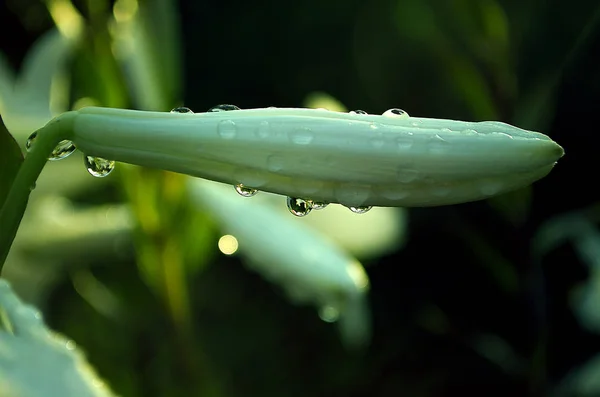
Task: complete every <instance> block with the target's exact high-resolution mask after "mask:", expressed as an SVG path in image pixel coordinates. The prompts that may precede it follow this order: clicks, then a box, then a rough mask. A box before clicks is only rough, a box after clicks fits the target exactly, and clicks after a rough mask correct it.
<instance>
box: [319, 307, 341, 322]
mask: <svg viewBox="0 0 600 397" xmlns="http://www.w3.org/2000/svg"><path fill="white" fill-rule="evenodd" d="M319 317H320V318H321V320H323V321H325V322H326V323H334V322H336V321H337V320H338V318H340V311H339V310H338V309H336V308H335V307H333V306H329V305H328V306H323V307H321V308H320V309H319Z"/></svg>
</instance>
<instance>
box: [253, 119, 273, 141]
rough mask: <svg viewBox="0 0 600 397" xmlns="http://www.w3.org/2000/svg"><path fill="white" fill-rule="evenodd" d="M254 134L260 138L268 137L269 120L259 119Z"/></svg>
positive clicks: (269, 131) (269, 134)
mask: <svg viewBox="0 0 600 397" xmlns="http://www.w3.org/2000/svg"><path fill="white" fill-rule="evenodd" d="M255 133H256V136H257V137H259V138H261V139H265V138H268V137H269V136H271V133H272V131H271V126H270V125H269V122H268V121H266V120H264V121H261V122H260V124H258V127H257V128H256V130H255Z"/></svg>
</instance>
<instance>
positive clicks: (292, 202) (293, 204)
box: [287, 197, 312, 216]
mask: <svg viewBox="0 0 600 397" xmlns="http://www.w3.org/2000/svg"><path fill="white" fill-rule="evenodd" d="M287 207H288V210H290V212H291V213H292V214H294V215H296V216H306V215H308V213H309V212H310V211H311V210H312V206H311V202H310V201H307V200H303V199H301V198H295V197H288V198H287Z"/></svg>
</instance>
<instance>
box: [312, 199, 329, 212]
mask: <svg viewBox="0 0 600 397" xmlns="http://www.w3.org/2000/svg"><path fill="white" fill-rule="evenodd" d="M328 205H329V203H323V202H320V201H312V200H311V201H310V206H311V207H312V209H313V210H322V209H323V208H325V207H327V206H328Z"/></svg>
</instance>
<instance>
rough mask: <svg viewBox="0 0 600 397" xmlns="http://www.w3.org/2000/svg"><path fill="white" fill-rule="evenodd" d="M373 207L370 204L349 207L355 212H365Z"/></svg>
mask: <svg viewBox="0 0 600 397" xmlns="http://www.w3.org/2000/svg"><path fill="white" fill-rule="evenodd" d="M371 208H373V207H372V206H370V205H365V206H361V207H348V209H349V210H350V211H352V212H354V213H355V214H364V213H366V212H369V210H370V209H371Z"/></svg>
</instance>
